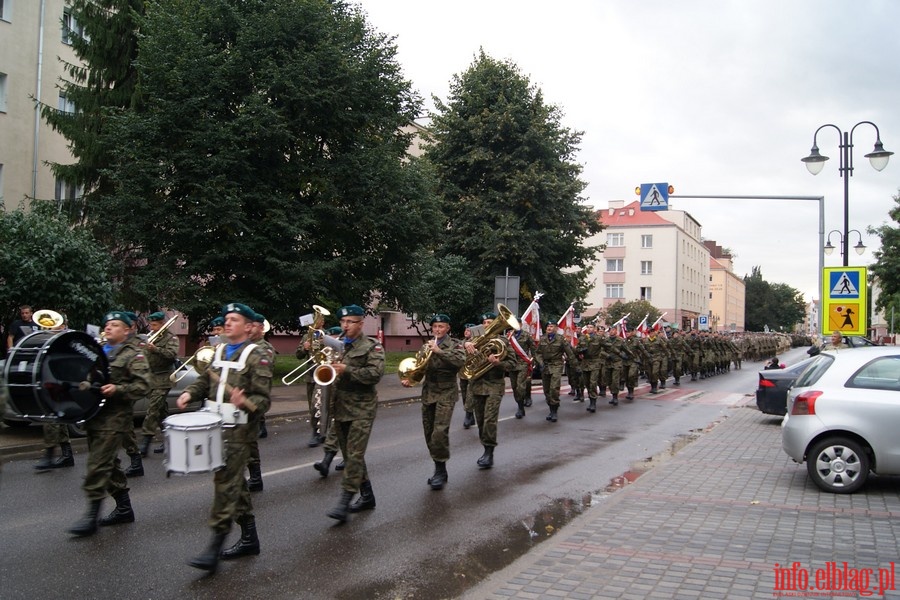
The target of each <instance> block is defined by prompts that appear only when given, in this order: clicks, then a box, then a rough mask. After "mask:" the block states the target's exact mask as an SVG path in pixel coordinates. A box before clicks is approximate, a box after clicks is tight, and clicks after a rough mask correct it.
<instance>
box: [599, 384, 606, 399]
mask: <svg viewBox="0 0 900 600" xmlns="http://www.w3.org/2000/svg"><path fill="white" fill-rule="evenodd" d="M600 398H606V386H605V385H601V386H600Z"/></svg>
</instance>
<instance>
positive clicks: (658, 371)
mask: <svg viewBox="0 0 900 600" xmlns="http://www.w3.org/2000/svg"><path fill="white" fill-rule="evenodd" d="M644 348H646V349H647V354H648V358H649V362H648V364H647V365H645V368H646V370H647V379H648V380H649V381H650V393H651V394H656V393H657V390H658V387H659V386H663V385H665V381H666V374H665V373H663V371H662V365H663V361H665V356H666V346H665V342H664V341H663V339H662V336H661V335H658V334H656V333H655V332H654V333H651V334H650V337H648V338H647V339H646V340H645V341H644Z"/></svg>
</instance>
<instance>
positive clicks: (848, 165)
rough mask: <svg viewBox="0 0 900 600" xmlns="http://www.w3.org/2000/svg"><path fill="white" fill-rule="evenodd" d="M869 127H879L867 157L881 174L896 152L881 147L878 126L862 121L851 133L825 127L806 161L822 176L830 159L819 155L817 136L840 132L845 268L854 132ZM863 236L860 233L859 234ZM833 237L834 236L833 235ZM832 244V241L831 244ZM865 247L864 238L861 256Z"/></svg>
mask: <svg viewBox="0 0 900 600" xmlns="http://www.w3.org/2000/svg"><path fill="white" fill-rule="evenodd" d="M864 123H865V124H868V125H871V126H872V127H874V128H875V149H874V150H872V152H869V153H868V154H866V158H868V159H869V162H870V163H871V164H872V168H874V169H875V170H876V171H881V170H882V169H884V168H885V167H886V166H887V164H888V161H889V160H890V158H891V154H893V152H889V151H887V150H885V149H884V146H883V145H882V144H881V132H879V131H878V126H877V125H875V123H873V122H871V121H860V122H859V123H857V124H856V125H854V126H853V128H852V129H851V130H850V131H849V132H846V131H841V129H840V127H838V126H837V125H832V124H831V123H827V124H825V125H822V126H821V127H819V128H818V129H816V132H815V133H814V134H813V145H812V149H811V150H810V151H809V156H807V157H806V158H802V159H800V160H802V161H803V162H804V163H806V168H807V169H808V170H809V172H810V173H812V174H813V175H818V174H819V173H821V172H822V169H823V168H824V167H825V161H826V160H828V157H827V156H823V155H821V154H819V147H818V146H817V145H816V136H818V135H819V132H820V131H822V130H823V129H824V128H826V127H833V128H834V129H835V130H836V131H837V132H838V136H839V137H838V139H839V140H840V141H841V143H840V145H839V146H838V147H839V148H840V150H841V164H840V168H839V169H838V172H839V173H840V174H841V176H843V178H844V232H843V236H842V239H841V248H842V251H841V254H842V255H843V257H844V266H845V267H846V266H848V265H849V256H848V252H849V244H850V177H851V176H852V175H853V132H854V131H855V130H856V128H857V127H859V126H860V125H862V124H864ZM857 233H859V232H857ZM829 235H830V234H829ZM828 244H829V245H830V244H831V242H829V243H828ZM865 248H866V247H865V246H863V245H862V235H860V238H859V244H857V245H856V251H857V252H858V253H859V254H862V251H864V250H865ZM831 249H832V250H834V246H831ZM825 253H826V254H830V252H829V251H828V245H826V246H825Z"/></svg>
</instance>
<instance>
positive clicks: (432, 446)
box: [402, 314, 466, 490]
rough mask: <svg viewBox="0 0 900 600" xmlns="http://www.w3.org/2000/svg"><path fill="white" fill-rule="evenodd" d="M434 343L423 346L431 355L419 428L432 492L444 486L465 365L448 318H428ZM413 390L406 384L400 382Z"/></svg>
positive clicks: (440, 315) (435, 316) (463, 355)
mask: <svg viewBox="0 0 900 600" xmlns="http://www.w3.org/2000/svg"><path fill="white" fill-rule="evenodd" d="M430 324H431V333H432V335H434V339H431V340H428V342H426V344H425V349H427V350H428V351H429V352H430V353H431V354H430V357H429V358H428V364H427V365H426V366H425V376H424V380H423V382H422V426H423V428H424V430H425V444H426V445H427V446H428V452H429V453H430V454H431V460H433V461H434V475H432V476H431V477H429V478H428V485H430V486H431V489H433V490H440V489H442V488H443V487H444V484H446V483H447V479H448V477H447V461H448V460H450V421H451V419H452V417H453V408H454V407H455V406H456V401H457V400H458V399H459V390H458V389H457V386H456V381H457V380H458V379H459V369H460V367H462V366H463V364H465V362H466V351H465V348H463V346H462V344H460V343H459V342H458V341H456V340H454V339H453V338H451V337H450V335H449V334H450V317H449V316H448V315H445V314H438V315H434V317H432V318H431V323H430ZM402 383H403V385H404V386H406V387H412V385H413V383H412V382H410V381H408V380H403V381H402Z"/></svg>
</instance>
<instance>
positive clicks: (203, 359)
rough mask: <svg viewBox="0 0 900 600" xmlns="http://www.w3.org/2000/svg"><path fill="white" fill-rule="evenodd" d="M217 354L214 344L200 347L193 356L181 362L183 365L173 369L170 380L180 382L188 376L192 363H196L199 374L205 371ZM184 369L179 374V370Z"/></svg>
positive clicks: (195, 368)
mask: <svg viewBox="0 0 900 600" xmlns="http://www.w3.org/2000/svg"><path fill="white" fill-rule="evenodd" d="M215 354H216V349H215V348H213V347H212V346H203V347H201V348H198V349H197V351H196V352H194V355H193V356H191V357H190V358H189V359H187V360H186V361H184V362H183V363H181V365H179V367H178V368H177V369H175V371H173V372H172V374H171V375H169V381H171V382H172V383H178V382H179V381H181V380H182V379H184V378H185V377H187V374H188V373H190V366H191V363H194V370H195V371H196V372H197V373H198V374H200V373H202V372H204V371H205V370H206V369H207V368H209V365H210V363H212V361H213V358H215ZM182 369H184V373H182V374H180V375H179V374H178V372H179V371H181V370H182Z"/></svg>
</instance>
